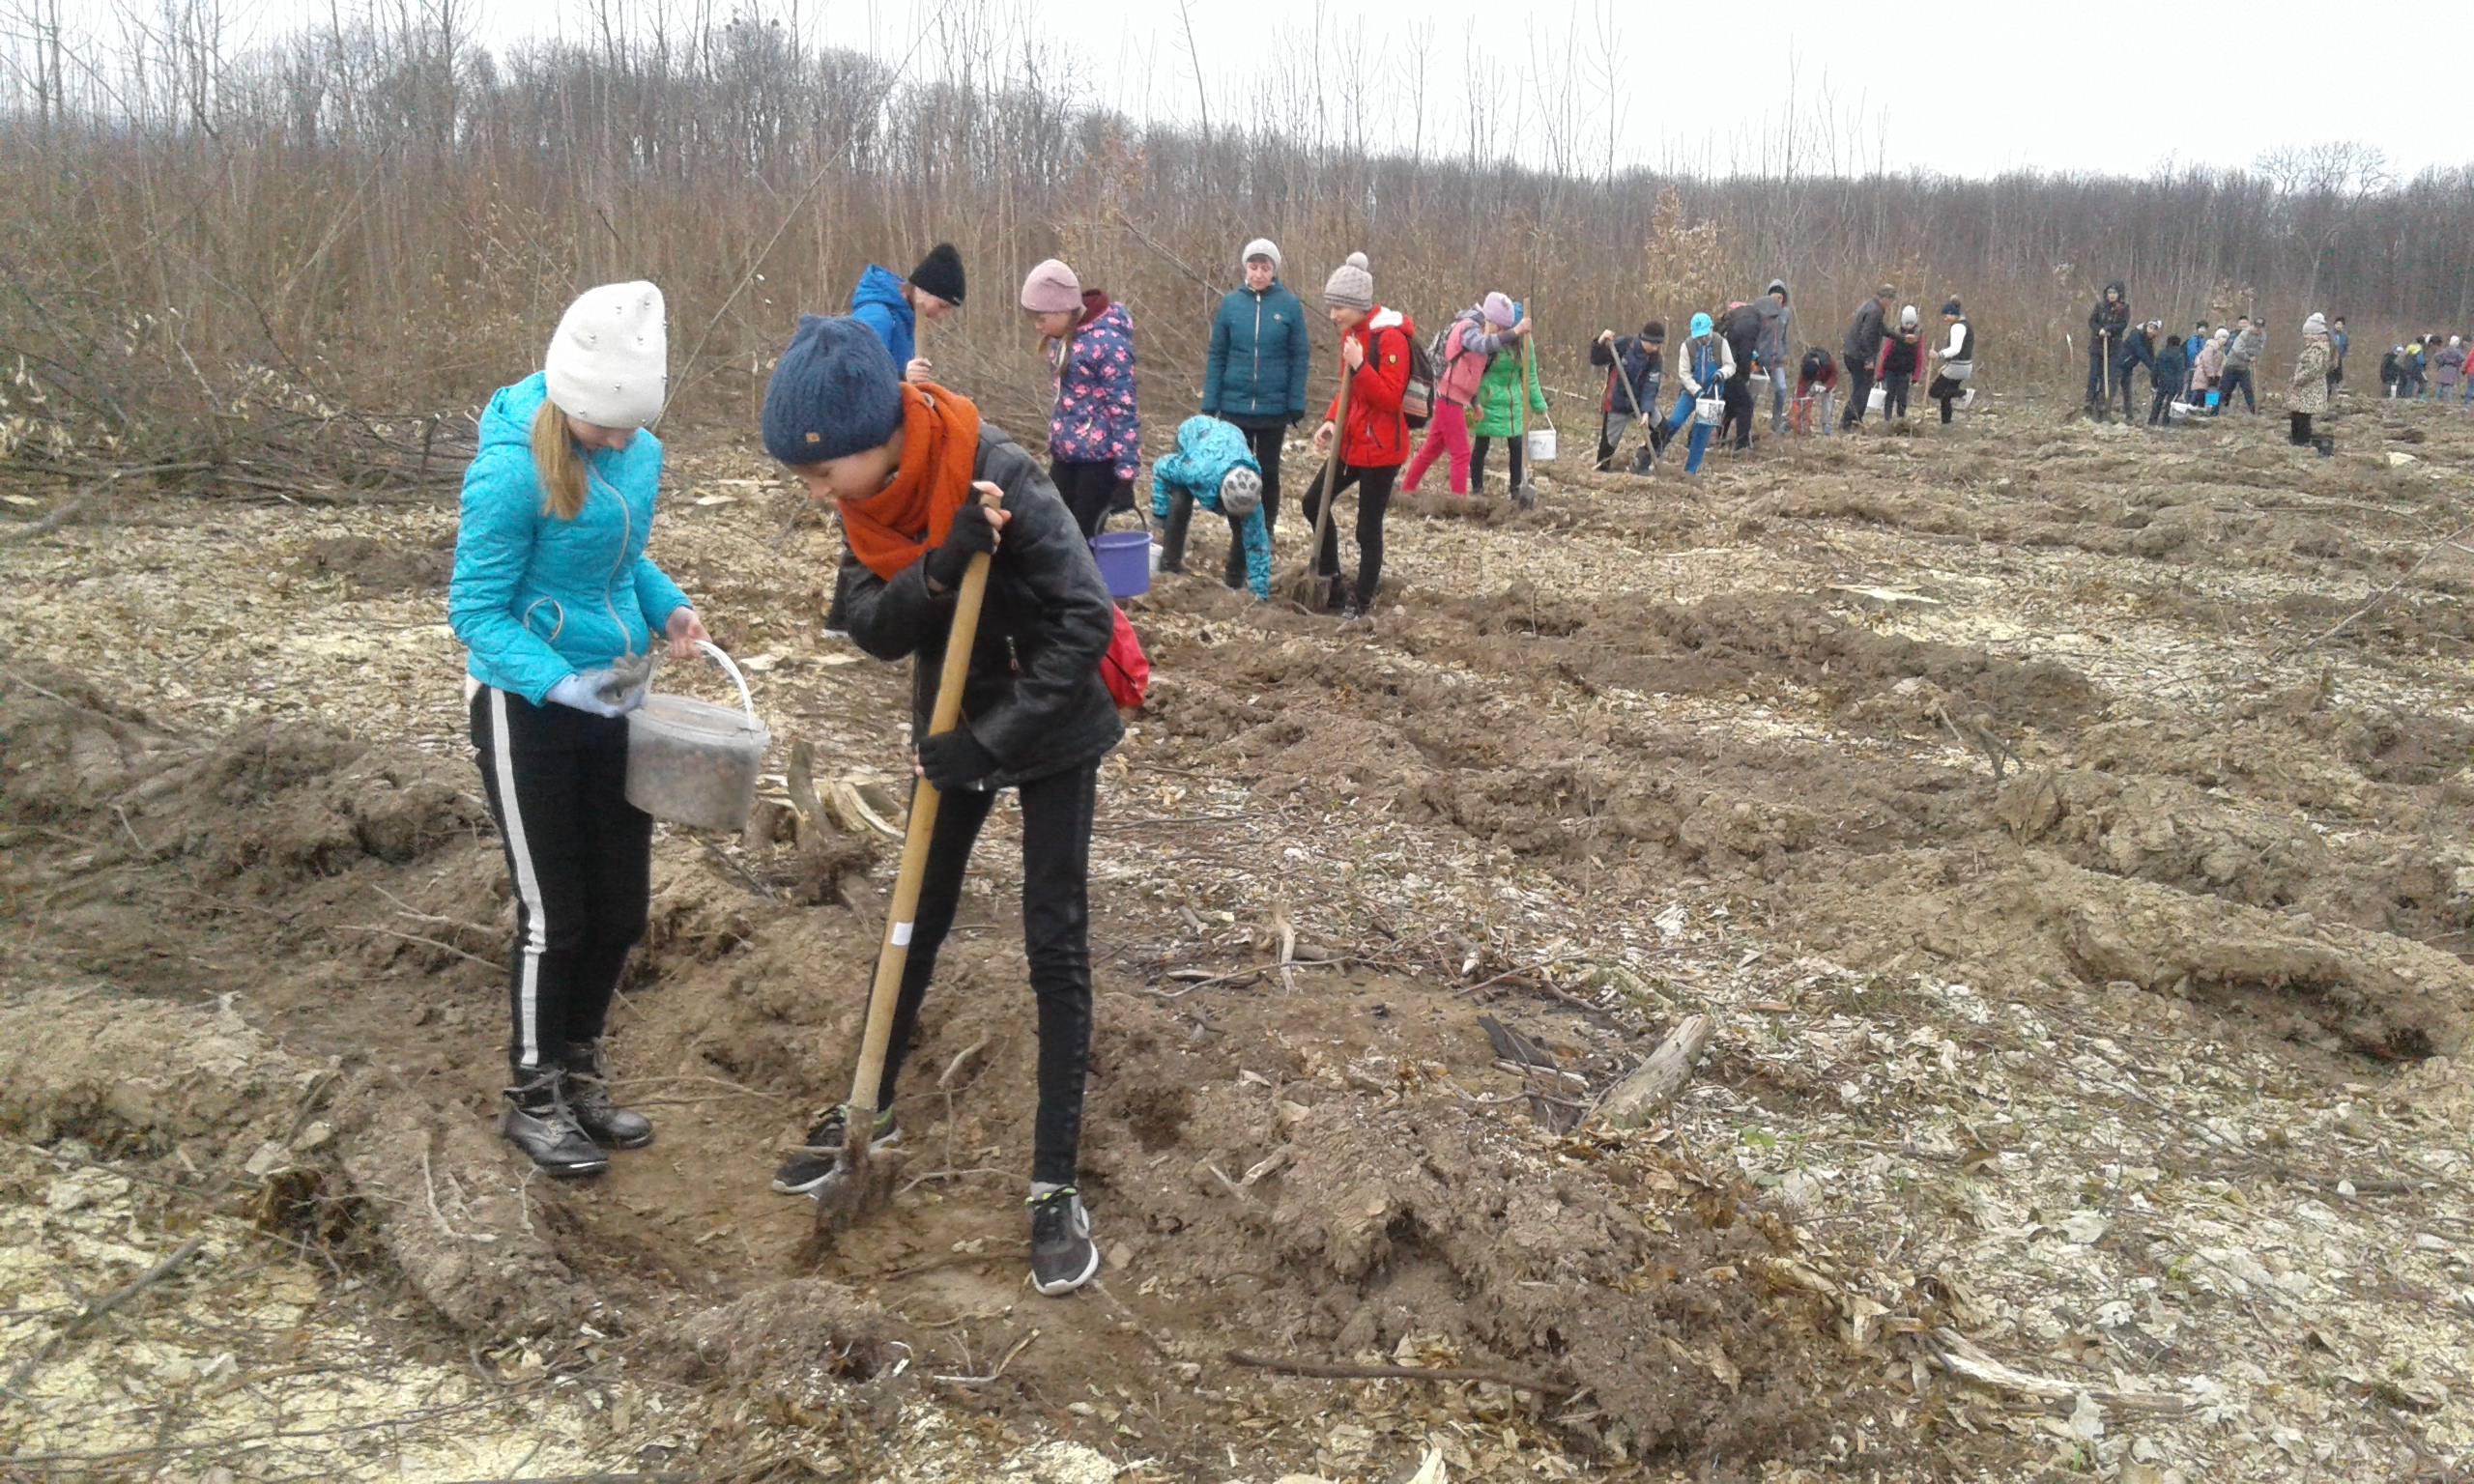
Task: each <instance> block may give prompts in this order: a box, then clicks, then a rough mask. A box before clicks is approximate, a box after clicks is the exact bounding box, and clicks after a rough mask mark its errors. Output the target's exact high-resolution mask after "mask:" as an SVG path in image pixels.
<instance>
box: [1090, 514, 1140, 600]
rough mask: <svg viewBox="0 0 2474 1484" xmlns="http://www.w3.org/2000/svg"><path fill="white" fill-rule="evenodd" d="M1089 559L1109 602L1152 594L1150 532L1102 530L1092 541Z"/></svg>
mask: <svg viewBox="0 0 2474 1484" xmlns="http://www.w3.org/2000/svg"><path fill="white" fill-rule="evenodd" d="M1091 556H1092V557H1093V558H1094V559H1096V560H1097V561H1098V562H1099V563H1100V578H1101V580H1102V581H1104V582H1106V583H1107V584H1108V596H1109V597H1112V598H1138V597H1140V596H1142V595H1143V594H1144V593H1146V592H1149V591H1150V590H1151V532H1149V531H1147V530H1104V531H1102V532H1100V533H1099V534H1098V535H1096V536H1094V537H1092V538H1091Z"/></svg>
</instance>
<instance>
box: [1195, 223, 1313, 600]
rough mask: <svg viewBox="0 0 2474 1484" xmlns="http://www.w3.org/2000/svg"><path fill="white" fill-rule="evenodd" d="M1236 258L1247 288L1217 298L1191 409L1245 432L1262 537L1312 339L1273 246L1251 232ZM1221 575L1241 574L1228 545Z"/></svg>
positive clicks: (1234, 580)
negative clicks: (1258, 481)
mask: <svg viewBox="0 0 2474 1484" xmlns="http://www.w3.org/2000/svg"><path fill="white" fill-rule="evenodd" d="M1239 256H1240V259H1241V262H1240V266H1241V267H1242V268H1243V270H1244V271H1245V274H1246V286H1245V287H1244V288H1242V289H1233V290H1231V291H1229V292H1228V293H1227V294H1226V295H1224V296H1223V297H1222V299H1221V300H1220V312H1219V313H1218V314H1217V315H1215V316H1213V318H1212V322H1211V349H1210V351H1209V352H1208V353H1207V354H1206V356H1205V357H1204V358H1203V368H1202V406H1201V407H1200V408H1199V409H1197V410H1198V411H1199V412H1200V413H1201V414H1203V415H1204V416H1206V417H1217V418H1219V419H1220V420H1221V421H1223V422H1225V423H1232V424H1234V425H1235V426H1236V428H1237V430H1238V431H1239V432H1241V433H1243V434H1245V435H1246V447H1247V450H1248V451H1249V452H1251V453H1252V454H1253V456H1254V462H1255V464H1257V465H1258V466H1260V467H1261V470H1262V475H1263V503H1262V512H1263V534H1264V535H1265V536H1266V537H1269V536H1270V535H1271V533H1272V532H1273V531H1274V530H1275V529H1276V528H1278V527H1279V525H1280V445H1281V442H1282V441H1283V440H1285V439H1286V438H1287V437H1288V430H1289V429H1290V428H1292V427H1295V426H1296V425H1297V424H1298V423H1300V422H1302V421H1304V420H1305V417H1306V373H1307V370H1308V367H1309V365H1310V364H1311V362H1312V360H1313V341H1312V338H1311V336H1310V335H1309V333H1308V330H1309V325H1308V322H1307V318H1306V306H1305V304H1303V303H1301V302H1300V301H1299V300H1298V298H1297V296H1296V295H1294V294H1292V293H1290V292H1289V291H1288V289H1287V287H1286V286H1284V285H1283V284H1282V283H1281V282H1280V247H1279V245H1278V244H1277V243H1274V242H1272V240H1271V239H1270V238H1267V237H1258V238H1256V239H1254V240H1253V241H1252V242H1251V243H1247V244H1246V246H1245V249H1244V250H1243V252H1241V253H1240V254H1239ZM1184 529H1185V527H1184V523H1183V522H1182V521H1181V520H1177V519H1174V518H1172V519H1171V521H1170V525H1169V538H1170V539H1169V541H1168V550H1169V551H1170V552H1172V553H1176V554H1178V555H1179V556H1180V557H1182V555H1183V552H1184V547H1185V542H1184V540H1183V539H1182V535H1183V531H1184ZM1163 565H1166V563H1165V562H1164V563H1163ZM1182 565H1183V564H1182V561H1181V562H1180V563H1179V565H1178V567H1177V568H1173V569H1172V570H1180V569H1182ZM1225 576H1226V577H1227V579H1228V585H1229V586H1231V587H1234V586H1237V585H1240V584H1241V583H1243V582H1244V581H1245V580H1246V567H1245V558H1244V554H1243V553H1241V552H1239V551H1238V550H1237V548H1236V545H1235V544H1234V543H1231V544H1230V547H1229V553H1228V565H1227V571H1226V573H1225Z"/></svg>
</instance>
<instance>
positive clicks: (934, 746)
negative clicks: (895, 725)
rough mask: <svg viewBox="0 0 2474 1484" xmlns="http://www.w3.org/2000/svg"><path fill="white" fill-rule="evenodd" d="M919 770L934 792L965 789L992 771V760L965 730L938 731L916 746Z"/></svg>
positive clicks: (961, 728) (962, 728)
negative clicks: (933, 787)
mask: <svg viewBox="0 0 2474 1484" xmlns="http://www.w3.org/2000/svg"><path fill="white" fill-rule="evenodd" d="M919 771H920V772H922V773H924V774H926V775H927V777H928V782H929V783H930V784H931V785H934V786H935V790H936V791H937V792H938V793H951V792H952V791H953V790H955V789H957V788H967V787H969V786H970V785H973V784H976V783H978V782H979V781H980V780H981V779H983V778H986V777H987V776H988V775H990V774H991V773H993V772H995V771H996V759H995V757H994V756H992V755H991V754H990V753H989V751H988V749H986V748H984V747H982V746H980V745H979V739H978V738H977V737H974V736H972V735H971V734H970V728H967V727H957V728H954V729H953V730H951V731H940V732H938V733H936V734H935V736H933V737H930V738H928V739H927V740H926V741H924V742H922V743H920V744H919Z"/></svg>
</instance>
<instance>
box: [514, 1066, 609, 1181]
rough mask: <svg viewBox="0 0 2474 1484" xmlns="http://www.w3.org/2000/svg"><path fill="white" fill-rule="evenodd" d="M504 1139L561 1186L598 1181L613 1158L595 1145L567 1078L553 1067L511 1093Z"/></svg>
mask: <svg viewBox="0 0 2474 1484" xmlns="http://www.w3.org/2000/svg"><path fill="white" fill-rule="evenodd" d="M505 1097H506V1111H505V1112H504V1113H503V1114H502V1115H501V1116H500V1118H499V1135H500V1137H502V1138H503V1139H505V1140H506V1141H507V1142H508V1143H510V1144H512V1145H514V1146H515V1147H516V1148H518V1149H520V1150H522V1151H524V1153H525V1155H526V1156H528V1157H530V1158H531V1159H532V1162H533V1163H534V1164H536V1165H539V1166H540V1167H541V1170H542V1173H544V1174H546V1175H550V1176H554V1177H556V1178H557V1179H560V1180H576V1179H579V1178H581V1177H583V1176H586V1175H598V1174H600V1173H601V1172H602V1171H604V1170H606V1169H608V1168H610V1156H608V1155H605V1154H603V1153H602V1152H601V1149H600V1146H598V1145H596V1144H594V1143H593V1142H592V1139H591V1137H590V1135H588V1134H587V1133H586V1132H585V1131H584V1128H583V1127H582V1126H581V1125H579V1124H578V1123H577V1122H576V1116H575V1114H574V1112H573V1111H572V1110H570V1109H569V1108H568V1106H567V1098H566V1072H565V1071H564V1070H562V1069H560V1068H557V1067H552V1068H547V1069H544V1070H540V1071H537V1072H535V1073H533V1075H532V1079H531V1080H529V1081H526V1082H524V1083H522V1084H520V1085H518V1086H515V1087H510V1088H508V1089H507V1090H506V1093H505Z"/></svg>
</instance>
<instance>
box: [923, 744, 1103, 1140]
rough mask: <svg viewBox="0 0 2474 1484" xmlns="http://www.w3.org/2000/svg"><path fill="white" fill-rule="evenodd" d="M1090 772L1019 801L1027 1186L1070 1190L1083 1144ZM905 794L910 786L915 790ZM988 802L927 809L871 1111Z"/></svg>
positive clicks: (972, 794)
mask: <svg viewBox="0 0 2474 1484" xmlns="http://www.w3.org/2000/svg"><path fill="white" fill-rule="evenodd" d="M1099 780H1100V761H1099V759H1098V758H1096V757H1094V758H1092V759H1091V760H1090V761H1089V762H1085V763H1080V764H1078V765H1076V766H1074V767H1070V768H1067V769H1065V770H1064V771H1062V772H1058V773H1050V774H1049V775H1048V776H1047V777H1046V778H1035V779H1032V780H1030V781H1029V782H1028V783H1025V784H1022V785H1020V792H1021V796H1022V956H1023V957H1024V958H1025V959H1026V960H1028V962H1029V965H1030V971H1031V998H1032V1000H1033V1002H1034V1003H1035V1004H1036V1005H1037V1007H1038V1014H1039V1037H1040V1060H1039V1113H1038V1116H1037V1117H1036V1119H1035V1120H1034V1122H1033V1123H1032V1126H1031V1179H1032V1180H1033V1181H1035V1182H1038V1183H1040V1184H1053V1185H1070V1184H1074V1182H1075V1167H1076V1163H1077V1159H1078V1156H1079V1153H1080V1150H1081V1145H1082V1083H1083V1079H1084V1077H1085V1075H1086V1074H1087V1073H1088V1071H1089V1070H1090V1066H1091V819H1092V815H1093V813H1094V812H1095V811H1096V809H1097V807H1098V798H1099ZM914 786H915V785H914ZM995 802H996V795H995V793H994V792H993V791H992V790H989V789H984V788H957V789H955V790H954V791H953V792H951V793H948V794H944V795H942V796H941V797H940V798H939V800H938V802H937V806H936V827H935V830H934V831H933V832H932V833H931V834H930V835H929V837H928V869H927V872H926V875H925V876H924V877H923V879H922V880H921V881H920V884H919V912H918V915H917V916H916V917H914V918H913V919H912V920H911V925H912V926H911V935H910V956H909V958H908V959H907V960H906V962H905V963H904V965H903V970H902V998H901V999H900V1000H899V1001H897V1002H896V1003H895V1006H894V1013H893V1040H892V1041H890V1042H887V1043H886V1045H885V1070H884V1075H883V1076H881V1077H879V1078H878V1079H877V1097H876V1105H877V1107H879V1108H885V1107H891V1106H892V1105H893V1095H894V1082H895V1079H896V1078H898V1077H900V1076H901V1074H902V1064H903V1060H904V1058H905V1057H906V1055H907V1053H908V1052H909V1049H910V1040H911V1037H912V1036H913V1035H914V1034H915V1033H916V1032H917V1030H918V1028H919V1002H920V1001H921V1000H923V999H925V998H927V995H928V981H929V980H930V979H931V978H932V977H933V976H934V975H935V972H936V952H937V950H938V949H940V948H942V947H943V946H944V943H945V934H946V933H947V932H948V931H950V930H951V929H952V928H953V926H954V909H955V908H956V907H957V906H958V905H960V904H961V902H962V896H963V870H964V867H966V866H968V865H969V864H970V851H971V846H972V845H974V844H976V843H977V842H978V841H979V829H980V826H981V825H983V824H985V823H987V822H988V811H989V810H990V808H991V807H992V806H993V805H994V804H995Z"/></svg>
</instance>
